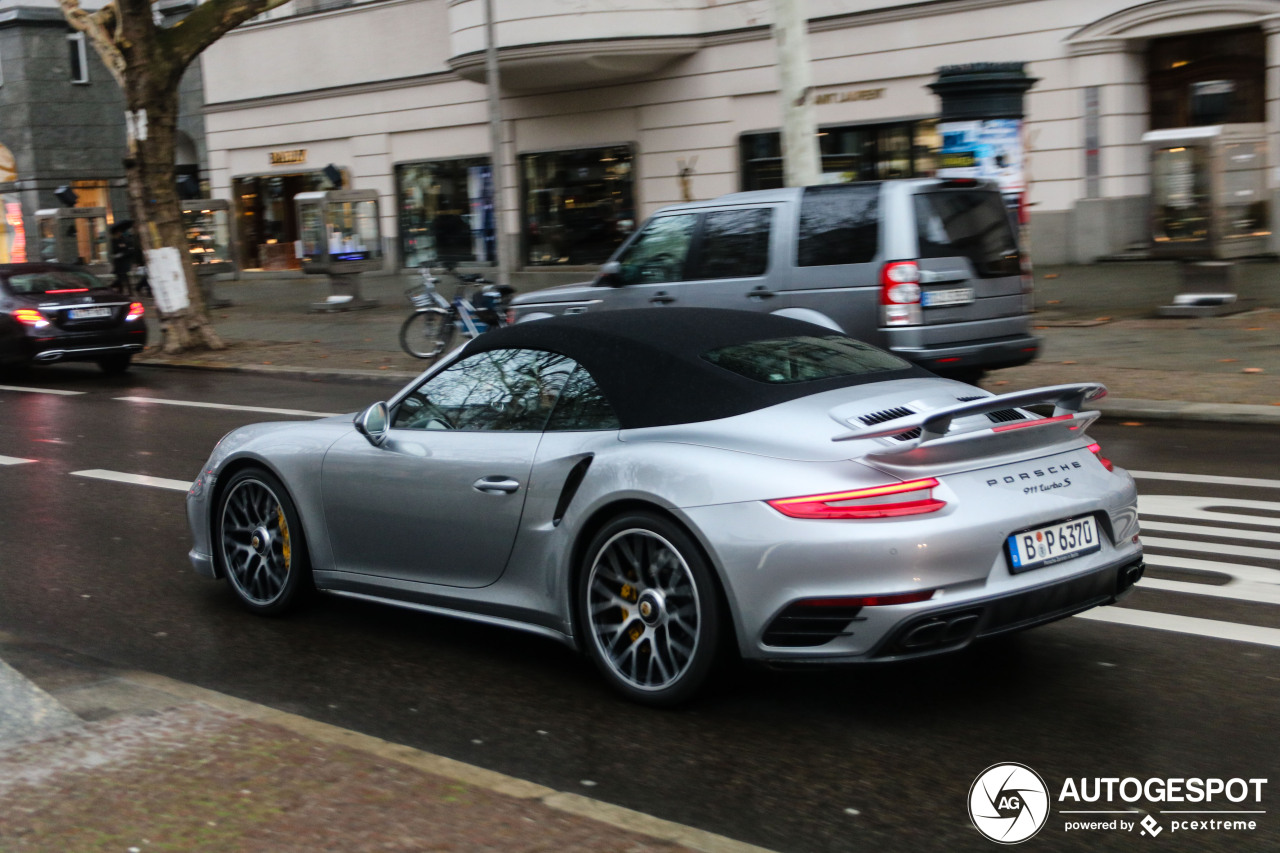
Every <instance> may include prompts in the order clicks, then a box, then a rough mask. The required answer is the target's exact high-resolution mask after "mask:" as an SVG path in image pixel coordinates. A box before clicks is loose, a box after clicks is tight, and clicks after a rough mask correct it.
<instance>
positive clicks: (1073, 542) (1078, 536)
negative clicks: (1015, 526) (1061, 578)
mask: <svg viewBox="0 0 1280 853" xmlns="http://www.w3.org/2000/svg"><path fill="white" fill-rule="evenodd" d="M1007 541H1008V544H1009V564H1010V568H1009V571H1010V572H1012V573H1013V574H1017V573H1018V572H1025V571H1029V570H1030V569H1038V568H1040V567H1041V566H1051V565H1053V564H1054V563H1061V562H1062V561H1063V560H1070V559H1072V558H1074V557H1080V556H1083V555H1085V554H1092V553H1093V552H1094V551H1097V550H1100V549H1101V548H1102V543H1101V541H1099V539H1098V522H1097V521H1096V520H1095V519H1094V517H1093V516H1091V515H1086V516H1082V517H1080V518H1072V519H1068V520H1067V521H1059V522H1057V523H1056V524H1046V525H1045V526H1044V527H1036V528H1034V529H1032V530H1024V531H1022V532H1021V533H1015V534H1013V535H1012V536H1010V537H1009V538H1008V540H1007Z"/></svg>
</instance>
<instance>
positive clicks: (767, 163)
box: [738, 119, 939, 190]
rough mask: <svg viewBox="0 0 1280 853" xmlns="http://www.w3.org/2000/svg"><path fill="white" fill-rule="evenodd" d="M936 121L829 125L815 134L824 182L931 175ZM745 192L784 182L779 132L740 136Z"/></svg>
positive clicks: (781, 184) (739, 147)
mask: <svg viewBox="0 0 1280 853" xmlns="http://www.w3.org/2000/svg"><path fill="white" fill-rule="evenodd" d="M937 128H938V123H937V121H936V120H935V119H925V120H922V121H907V122H894V123H891V124H872V125H858V126H853V127H828V128H823V129H822V130H821V131H819V133H818V150H819V152H820V153H821V155H822V176H823V181H824V182H826V183H847V182H850V181H878V180H885V179H891V178H916V177H921V176H925V175H931V174H933V172H934V170H935V168H936V165H935V162H934V155H935V154H936V152H937V150H938V147H939V140H938V131H937ZM738 154H739V158H740V161H741V163H742V188H743V189H744V190H767V189H776V188H778V187H781V186H783V185H784V181H783V173H782V136H781V134H779V133H778V132H777V131H769V132H765V133H746V134H743V135H742V136H741V137H740V138H739V140H738Z"/></svg>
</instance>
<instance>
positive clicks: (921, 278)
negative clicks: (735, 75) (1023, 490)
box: [513, 178, 1040, 381]
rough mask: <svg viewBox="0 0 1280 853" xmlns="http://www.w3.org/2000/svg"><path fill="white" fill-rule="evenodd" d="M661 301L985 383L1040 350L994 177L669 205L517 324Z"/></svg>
mask: <svg viewBox="0 0 1280 853" xmlns="http://www.w3.org/2000/svg"><path fill="white" fill-rule="evenodd" d="M664 305H682V306H701V307H714V308H737V309H743V310H747V311H767V312H770V313H775V314H782V315H785V316H789V317H795V318H797V319H801V320H808V321H810V322H814V323H819V324H821V325H824V326H827V327H829V328H832V329H836V330H838V331H841V332H844V333H845V334H848V335H850V336H851V337H855V338H858V339H861V340H864V341H867V342H868V343H872V344H875V345H877V346H879V347H882V348H884V349H887V350H890V351H892V352H895V353H897V354H898V355H900V356H902V357H903V358H906V359H908V360H910V361H913V362H915V363H916V364H919V365H921V366H923V367H926V368H928V369H930V370H932V371H934V372H936V373H940V374H944V375H949V376H955V377H957V378H962V379H967V380H969V381H974V380H976V379H977V378H978V377H979V376H981V374H982V372H983V371H985V370H988V369H991V368H998V367H1011V366H1013V365H1017V364H1024V363H1026V362H1028V361H1031V360H1032V359H1033V358H1035V356H1036V354H1037V352H1038V350H1039V346H1040V342H1039V339H1038V338H1036V337H1034V336H1033V335H1031V334H1030V332H1029V330H1028V314H1029V312H1030V310H1031V277H1030V275H1029V274H1028V267H1027V266H1026V265H1024V262H1023V255H1022V252H1021V251H1020V249H1019V247H1018V239H1017V235H1016V234H1015V231H1014V228H1013V226H1012V223H1011V220H1010V217H1009V214H1008V212H1007V210H1006V208H1005V205H1004V201H1003V199H1002V198H1001V195H1000V193H999V190H998V189H997V187H996V185H995V184H992V183H988V182H981V181H973V180H943V179H936V178H921V179H911V180H894V181H877V182H868V183H856V184H831V185H824V186H814V187H804V188H787V189H779V190H761V191H758V192H745V193H735V194H733V195H726V196H721V197H720V198H717V199H713V200H711V201H703V202H694V203H690V204H680V205H675V206H672V207H667V208H664V209H662V210H660V211H658V212H657V213H656V214H654V215H653V217H652V218H650V219H649V220H648V221H647V222H646V223H645V224H644V226H643V227H642V228H641V229H640V230H639V231H637V232H636V233H635V234H633V235H632V236H631V238H630V239H628V240H627V242H626V243H624V244H623V245H622V246H621V247H620V248H619V249H618V251H617V252H616V253H615V254H614V256H613V258H612V259H610V260H609V262H608V263H606V264H604V266H602V267H601V269H600V273H599V275H597V276H596V278H595V280H594V281H593V282H591V283H590V284H579V285H568V286H564V287H553V288H548V289H546V290H540V291H537V292H534V293H527V294H524V295H522V296H519V297H517V298H516V299H515V300H514V302H513V308H514V309H515V318H516V320H517V321H521V320H530V319H536V318H541V317H548V316H553V315H559V314H581V313H585V312H587V311H603V310H608V309H615V308H641V307H661V306H664Z"/></svg>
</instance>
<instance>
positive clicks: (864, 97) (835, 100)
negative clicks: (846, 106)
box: [813, 89, 884, 104]
mask: <svg viewBox="0 0 1280 853" xmlns="http://www.w3.org/2000/svg"><path fill="white" fill-rule="evenodd" d="M883 97H884V89H850V90H849V91H848V92H828V93H826V94H825V95H816V96H814V99H813V102H814V103H815V104H842V103H844V102H845V101H875V100H879V99H880V98H883Z"/></svg>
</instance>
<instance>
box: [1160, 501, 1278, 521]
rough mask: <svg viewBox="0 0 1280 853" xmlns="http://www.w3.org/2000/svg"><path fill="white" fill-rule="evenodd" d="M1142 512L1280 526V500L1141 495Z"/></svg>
mask: <svg viewBox="0 0 1280 853" xmlns="http://www.w3.org/2000/svg"><path fill="white" fill-rule="evenodd" d="M1232 509H1256V510H1262V511H1263V512H1271V513H1274V515H1272V516H1270V517H1268V516H1265V515H1248V514H1246V513H1241V512H1231V510H1232ZM1138 514H1139V515H1169V516H1175V517H1177V518H1179V519H1181V520H1182V521H1208V522H1220V523H1231V524H1252V525H1255V526H1257V527H1280V502H1277V501H1246V500H1241V499H1239V498H1205V497H1192V496H1190V495H1139V496H1138Z"/></svg>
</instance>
